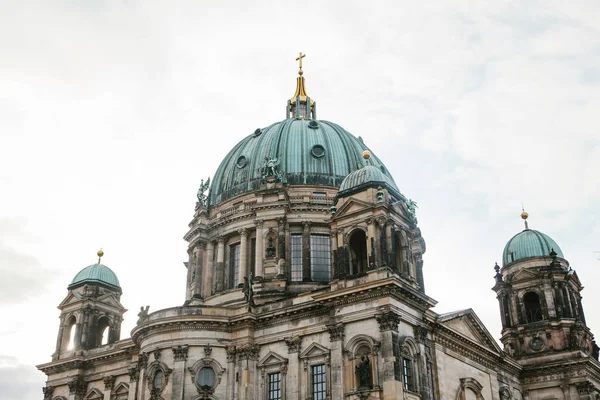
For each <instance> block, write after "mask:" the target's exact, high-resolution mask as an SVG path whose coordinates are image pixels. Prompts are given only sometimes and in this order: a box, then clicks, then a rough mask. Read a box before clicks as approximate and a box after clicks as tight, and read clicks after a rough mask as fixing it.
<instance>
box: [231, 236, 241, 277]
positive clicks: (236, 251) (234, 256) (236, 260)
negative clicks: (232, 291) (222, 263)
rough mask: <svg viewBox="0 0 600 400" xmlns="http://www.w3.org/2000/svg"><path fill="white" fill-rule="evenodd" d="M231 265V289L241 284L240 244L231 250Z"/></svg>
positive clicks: (233, 246)
mask: <svg viewBox="0 0 600 400" xmlns="http://www.w3.org/2000/svg"><path fill="white" fill-rule="evenodd" d="M229 250H230V252H229V264H230V268H231V269H230V271H231V272H230V274H229V276H230V277H231V280H230V281H229V287H230V288H235V287H237V285H238V283H239V282H240V244H239V243H237V244H234V245H232V246H230V248H229Z"/></svg>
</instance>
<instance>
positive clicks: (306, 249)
mask: <svg viewBox="0 0 600 400" xmlns="http://www.w3.org/2000/svg"><path fill="white" fill-rule="evenodd" d="M302 280H303V281H308V282H310V281H311V277H310V221H304V222H302Z"/></svg>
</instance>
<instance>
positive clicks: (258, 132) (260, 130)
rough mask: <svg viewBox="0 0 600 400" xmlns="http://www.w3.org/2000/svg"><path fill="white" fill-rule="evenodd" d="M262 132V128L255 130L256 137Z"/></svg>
mask: <svg viewBox="0 0 600 400" xmlns="http://www.w3.org/2000/svg"><path fill="white" fill-rule="evenodd" d="M261 134H262V129H260V128H256V130H255V131H254V137H256V136H260V135H261Z"/></svg>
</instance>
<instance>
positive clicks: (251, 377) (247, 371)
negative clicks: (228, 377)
mask: <svg viewBox="0 0 600 400" xmlns="http://www.w3.org/2000/svg"><path fill="white" fill-rule="evenodd" d="M258 351H259V347H258V345H256V344H254V343H248V344H245V345H243V346H242V347H240V348H239V349H238V353H239V357H238V359H239V363H240V375H241V376H240V379H241V385H240V393H239V395H238V399H239V400H254V394H255V393H254V390H255V387H254V386H255V382H256V379H255V377H256V361H257V359H258ZM257 391H258V389H257ZM256 394H258V393H256Z"/></svg>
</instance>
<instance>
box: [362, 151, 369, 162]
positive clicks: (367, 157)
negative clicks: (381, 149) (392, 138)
mask: <svg viewBox="0 0 600 400" xmlns="http://www.w3.org/2000/svg"><path fill="white" fill-rule="evenodd" d="M362 158H364V159H365V160H368V159H369V158H371V152H370V151H369V150H365V151H363V152H362Z"/></svg>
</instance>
